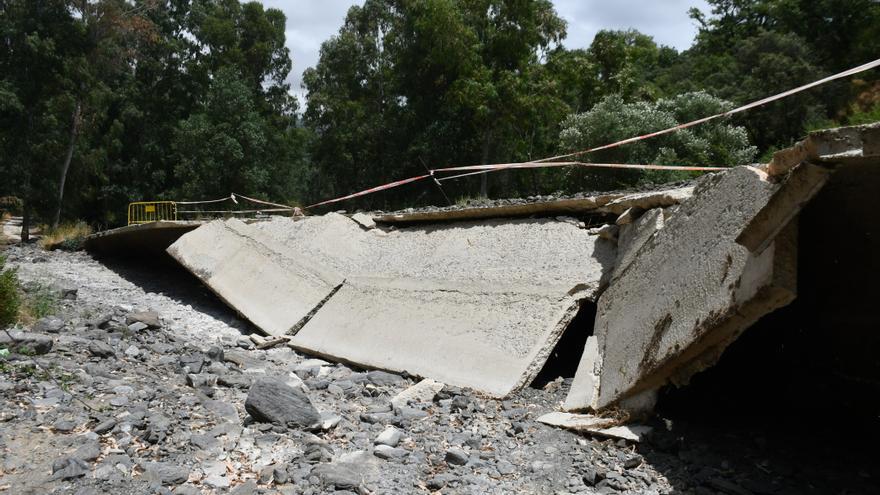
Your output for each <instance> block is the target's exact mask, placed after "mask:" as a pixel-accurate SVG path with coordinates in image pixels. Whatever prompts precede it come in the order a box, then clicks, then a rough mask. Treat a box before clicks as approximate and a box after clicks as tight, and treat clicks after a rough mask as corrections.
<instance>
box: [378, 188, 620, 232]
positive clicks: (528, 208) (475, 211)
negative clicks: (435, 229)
mask: <svg viewBox="0 0 880 495" xmlns="http://www.w3.org/2000/svg"><path fill="white" fill-rule="evenodd" d="M623 196H624V195H623V194H608V195H599V196H589V197H586V198H568V199H557V200H553V201H543V202H535V203H525V204H517V205H503V206H479V207H471V208H460V209H453V210H436V211H414V212H410V213H382V214H377V215H374V216H373V220H375V221H376V222H378V223H384V224H392V225H393V224H407V223H428V222H450V221H460V220H480V219H488V218H511V217H528V216H554V215H562V214H572V213H585V212H591V211H594V210H596V209H597V208H599V207H600V206H604V205H606V204H608V203H610V202H611V201H613V200H615V199H618V198H621V197H623Z"/></svg>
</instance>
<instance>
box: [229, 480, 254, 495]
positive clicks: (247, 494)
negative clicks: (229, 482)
mask: <svg viewBox="0 0 880 495" xmlns="http://www.w3.org/2000/svg"><path fill="white" fill-rule="evenodd" d="M256 489H257V482H256V481H254V480H248V481H246V482H244V483H242V484H240V485H238V486H236V487H235V488H233V489H232V491H231V492H229V493H230V494H231V495H251V494H252V493H254V491H256Z"/></svg>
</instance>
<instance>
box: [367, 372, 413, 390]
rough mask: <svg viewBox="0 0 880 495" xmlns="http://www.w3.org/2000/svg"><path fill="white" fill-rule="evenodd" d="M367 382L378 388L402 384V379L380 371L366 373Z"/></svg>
mask: <svg viewBox="0 0 880 495" xmlns="http://www.w3.org/2000/svg"><path fill="white" fill-rule="evenodd" d="M367 380H368V381H369V382H370V383H372V384H373V385H376V386H379V387H388V386H392V385H400V384H402V383H403V382H404V378H403V377H402V376H400V375H395V374H393V373H388V372H387V371H381V370H377V371H370V372H369V373H367Z"/></svg>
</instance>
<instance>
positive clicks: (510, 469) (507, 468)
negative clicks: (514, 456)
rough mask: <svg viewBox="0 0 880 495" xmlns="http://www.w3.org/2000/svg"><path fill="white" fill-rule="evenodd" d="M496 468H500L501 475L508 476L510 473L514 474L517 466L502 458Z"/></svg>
mask: <svg viewBox="0 0 880 495" xmlns="http://www.w3.org/2000/svg"><path fill="white" fill-rule="evenodd" d="M495 469H497V470H498V474H500V475H501V476H507V475H508V474H513V473H515V472H516V466H514V465H513V463H511V462H510V461H506V460H503V459H502V460H500V461H498V464H496V465H495Z"/></svg>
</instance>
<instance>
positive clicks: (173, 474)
mask: <svg viewBox="0 0 880 495" xmlns="http://www.w3.org/2000/svg"><path fill="white" fill-rule="evenodd" d="M143 468H144V472H145V475H146V477H147V479H151V480H153V481H156V482H159V483H161V484H163V485H179V484H181V483H184V482H186V480H187V479H188V478H189V469H187V468H185V467H183V466H179V465H177V464H172V463H170V462H146V463H144V465H143Z"/></svg>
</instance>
